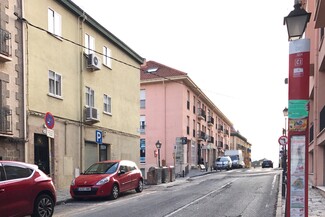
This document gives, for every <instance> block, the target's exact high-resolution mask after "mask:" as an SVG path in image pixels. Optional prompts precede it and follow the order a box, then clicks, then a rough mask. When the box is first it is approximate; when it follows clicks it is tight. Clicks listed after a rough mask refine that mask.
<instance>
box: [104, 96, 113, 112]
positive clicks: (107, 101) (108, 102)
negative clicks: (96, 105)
mask: <svg viewBox="0 0 325 217" xmlns="http://www.w3.org/2000/svg"><path fill="white" fill-rule="evenodd" d="M104 112H105V113H108V114H112V99H111V97H110V96H108V95H106V94H104Z"/></svg>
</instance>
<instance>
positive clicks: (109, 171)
mask: <svg viewBox="0 0 325 217" xmlns="http://www.w3.org/2000/svg"><path fill="white" fill-rule="evenodd" d="M129 190H135V191H136V192H142V190H143V178H142V173H141V171H140V170H139V168H138V167H137V165H136V163H134V162H132V161H129V160H116V161H102V162H98V163H95V164H93V165H91V166H90V167H89V168H88V169H87V170H86V171H85V172H84V173H82V174H81V175H80V176H78V177H77V178H75V179H74V180H72V182H71V186H70V195H71V197H72V198H74V199H81V198H94V197H109V198H110V199H113V200H114V199H117V198H118V196H119V193H120V192H125V191H129Z"/></svg>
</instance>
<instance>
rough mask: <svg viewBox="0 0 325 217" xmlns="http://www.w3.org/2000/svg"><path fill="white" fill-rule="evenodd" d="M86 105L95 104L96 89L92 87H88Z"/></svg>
mask: <svg viewBox="0 0 325 217" xmlns="http://www.w3.org/2000/svg"><path fill="white" fill-rule="evenodd" d="M86 106H89V107H94V106H95V91H94V90H93V89H91V88H90V87H86Z"/></svg>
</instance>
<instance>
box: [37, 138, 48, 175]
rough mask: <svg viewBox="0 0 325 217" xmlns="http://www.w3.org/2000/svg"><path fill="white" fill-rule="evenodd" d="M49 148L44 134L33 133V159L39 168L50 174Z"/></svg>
mask: <svg viewBox="0 0 325 217" xmlns="http://www.w3.org/2000/svg"><path fill="white" fill-rule="evenodd" d="M49 154H50V149H49V140H48V137H47V136H46V135H42V134H34V161H35V164H36V165H37V166H38V168H39V169H40V170H42V171H43V172H44V173H45V174H48V175H49V174H50V156H49Z"/></svg>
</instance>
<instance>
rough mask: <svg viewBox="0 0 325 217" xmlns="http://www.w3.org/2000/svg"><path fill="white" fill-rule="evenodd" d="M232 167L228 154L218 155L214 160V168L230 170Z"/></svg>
mask: <svg viewBox="0 0 325 217" xmlns="http://www.w3.org/2000/svg"><path fill="white" fill-rule="evenodd" d="M231 168H232V161H231V158H230V157H229V156H222V157H218V158H217V159H216V161H215V162H214V169H215V170H223V169H225V170H230V169H231Z"/></svg>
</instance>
